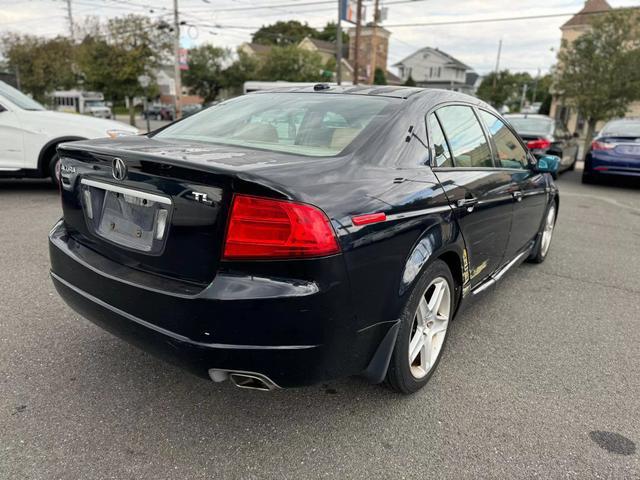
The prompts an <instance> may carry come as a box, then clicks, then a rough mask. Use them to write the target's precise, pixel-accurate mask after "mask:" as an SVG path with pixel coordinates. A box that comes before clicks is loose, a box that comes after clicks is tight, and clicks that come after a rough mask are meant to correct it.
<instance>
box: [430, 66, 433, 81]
mask: <svg viewBox="0 0 640 480" xmlns="http://www.w3.org/2000/svg"><path fill="white" fill-rule="evenodd" d="M431 77H433V67H429V78H431Z"/></svg>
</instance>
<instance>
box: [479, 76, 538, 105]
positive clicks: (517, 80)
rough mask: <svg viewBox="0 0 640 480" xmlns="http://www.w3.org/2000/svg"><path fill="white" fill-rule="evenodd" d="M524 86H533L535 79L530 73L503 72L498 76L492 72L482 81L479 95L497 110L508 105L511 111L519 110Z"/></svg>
mask: <svg viewBox="0 0 640 480" xmlns="http://www.w3.org/2000/svg"><path fill="white" fill-rule="evenodd" d="M524 84H527V85H528V86H529V87H531V86H532V85H533V79H532V78H531V75H529V74H528V73H511V72H510V71H509V70H503V71H501V72H498V74H497V75H496V73H495V72H492V73H490V74H489V75H487V76H486V77H484V78H483V79H482V82H481V83H480V86H479V87H478V92H477V95H478V97H480V98H481V99H482V100H484V101H485V102H488V103H490V104H491V105H493V106H494V107H496V108H500V107H502V106H504V105H506V106H508V107H509V109H510V110H518V109H519V108H520V98H521V95H522V88H523V86H524ZM529 90H531V89H530V88H529Z"/></svg>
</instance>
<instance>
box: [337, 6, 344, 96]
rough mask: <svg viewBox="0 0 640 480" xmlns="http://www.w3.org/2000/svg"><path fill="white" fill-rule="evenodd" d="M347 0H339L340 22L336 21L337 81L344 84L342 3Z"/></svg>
mask: <svg viewBox="0 0 640 480" xmlns="http://www.w3.org/2000/svg"><path fill="white" fill-rule="evenodd" d="M345 1H346V0H338V23H336V83H337V84H338V85H341V84H342V25H341V21H342V4H343V2H345Z"/></svg>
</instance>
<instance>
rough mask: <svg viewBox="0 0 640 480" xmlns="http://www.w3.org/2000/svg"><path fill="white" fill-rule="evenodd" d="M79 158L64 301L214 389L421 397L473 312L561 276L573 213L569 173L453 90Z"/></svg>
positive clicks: (354, 98)
mask: <svg viewBox="0 0 640 480" xmlns="http://www.w3.org/2000/svg"><path fill="white" fill-rule="evenodd" d="M425 119H426V122H425ZM59 152H60V156H61V158H62V162H63V168H62V172H63V179H62V180H63V181H62V188H61V195H62V208H63V215H64V216H63V218H62V219H61V220H60V221H59V222H58V223H57V224H56V225H55V226H54V228H53V229H52V231H51V232H50V237H49V242H50V243H49V246H50V254H51V277H52V279H53V282H54V284H55V287H56V289H57V290H58V292H59V293H60V295H61V296H62V297H63V298H64V299H65V300H66V302H67V303H68V304H69V305H70V306H71V307H72V308H74V309H75V310H76V311H77V312H79V313H80V314H81V315H83V316H85V317H86V318H88V319H89V320H91V321H93V322H94V323H96V324H98V325H100V326H102V327H103V328H105V329H107V330H109V331H111V332H113V333H115V334H117V335H120V336H122V337H123V338H126V339H128V340H129V341H131V342H133V343H134V344H136V345H139V346H141V347H142V348H145V349H147V350H149V351H151V352H154V353H156V354H158V355H160V356H163V357H165V358H168V359H170V360H171V361H173V362H177V363H179V364H181V365H183V366H186V367H188V368H189V369H191V370H192V371H193V372H195V373H197V374H198V375H200V376H203V377H205V378H211V379H213V380H214V381H223V380H225V379H230V380H231V381H232V382H233V383H234V384H236V385H237V386H239V387H245V388H255V389H261V390H270V389H273V388H276V387H294V386H302V385H310V384H314V383H318V382H322V381H326V380H330V379H334V378H337V377H342V376H349V375H357V374H360V375H363V376H364V377H365V378H367V379H368V380H369V381H371V382H374V383H377V382H381V381H383V380H384V379H385V378H386V380H387V383H388V385H389V386H390V387H391V388H393V389H395V390H397V391H399V392H404V393H410V392H414V391H416V390H418V389H419V388H421V387H422V386H424V385H425V383H426V382H427V381H428V379H429V377H430V376H431V375H432V374H433V372H434V370H435V368H436V365H437V364H438V362H439V360H440V358H441V355H442V351H443V347H444V344H445V341H446V338H447V334H448V333H449V331H450V329H449V325H450V321H451V320H452V319H453V317H454V315H455V314H456V312H457V311H459V310H460V309H461V308H463V307H464V306H465V305H468V304H469V302H470V299H471V298H473V297H477V296H478V295H479V294H480V293H481V292H483V291H485V290H487V289H489V288H490V287H492V286H493V285H494V284H495V283H496V282H497V281H498V280H500V279H501V278H502V277H503V276H504V274H505V273H506V272H507V271H508V270H509V269H511V268H513V267H514V266H516V265H518V264H519V263H520V262H522V261H524V260H527V259H529V260H531V261H534V262H542V261H544V259H545V258H546V256H547V254H548V251H549V245H550V242H551V238H552V234H553V229H554V225H555V220H556V216H557V213H558V191H557V188H556V186H555V185H554V183H553V181H552V179H551V176H550V175H549V174H548V173H552V172H554V171H555V169H556V168H557V164H558V159H557V158H556V157H543V158H541V159H536V158H535V157H534V156H533V155H532V154H531V153H530V152H529V151H528V150H527V148H526V146H525V145H524V144H523V143H522V142H521V140H520V139H519V138H518V137H517V135H516V134H515V132H514V131H513V130H512V129H511V127H510V126H509V125H508V123H507V122H506V121H505V120H504V119H503V118H502V117H500V115H499V114H498V113H497V112H496V111H495V110H494V109H493V108H491V107H490V106H489V105H487V104H486V103H484V102H482V101H480V100H478V99H476V98H473V97H470V96H467V95H463V94H460V93H455V92H449V91H445V90H423V89H419V88H408V87H380V88H371V87H369V86H364V87H329V86H328V85H324V84H320V85H317V86H315V87H313V88H309V87H306V88H298V89H287V90H285V91H275V92H263V93H255V94H251V95H246V96H243V97H238V98H236V99H233V100H230V101H227V102H224V103H221V104H220V105H218V106H216V107H215V108H211V109H208V110H205V111H203V112H201V113H198V114H197V115H194V116H191V117H187V118H185V119H184V120H181V121H179V122H176V123H175V124H173V125H170V126H168V127H166V128H165V129H163V130H161V131H159V132H153V133H150V134H148V135H145V136H138V137H124V138H121V139H118V140H117V141H116V142H110V141H105V140H94V141H87V142H80V143H78V142H75V143H70V144H65V145H62V146H61V147H60V148H59ZM507 288H508V287H507ZM528 295H529V294H528V293H527V292H525V291H523V292H522V296H523V302H525V301H531V300H530V298H529V296H528ZM487 321H490V319H487Z"/></svg>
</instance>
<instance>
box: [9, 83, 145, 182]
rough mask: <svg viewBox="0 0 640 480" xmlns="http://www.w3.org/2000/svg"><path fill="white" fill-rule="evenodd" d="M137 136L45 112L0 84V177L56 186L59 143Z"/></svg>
mask: <svg viewBox="0 0 640 480" xmlns="http://www.w3.org/2000/svg"><path fill="white" fill-rule="evenodd" d="M137 133H138V131H137V129H135V128H133V127H130V126H128V125H125V124H123V123H119V122H115V121H111V120H103V119H99V118H92V117H87V116H81V115H75V114H72V113H62V112H52V111H49V110H46V109H45V108H44V107H43V106H42V105H40V104H39V103H38V102H36V101H35V100H33V99H31V98H29V97H28V96H26V95H24V94H23V93H21V92H20V91H19V90H16V89H15V88H13V87H12V86H10V85H7V84H6V83H4V82H1V81H0V177H36V178H45V177H50V178H51V179H52V181H54V183H56V182H55V179H56V175H55V172H56V169H57V167H58V165H59V162H58V155H57V153H56V147H57V146H58V145H59V144H60V143H62V142H69V141H73V140H86V139H88V138H97V137H112V138H115V137H119V136H122V135H135V134H137Z"/></svg>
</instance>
